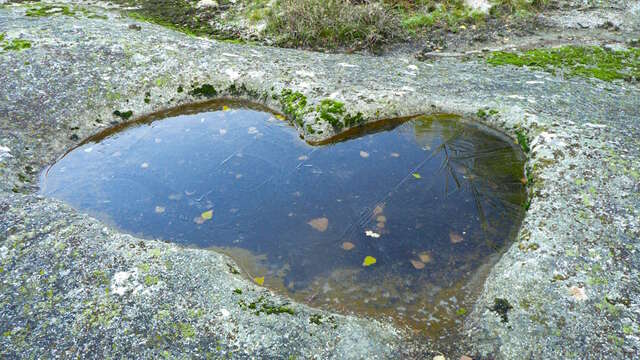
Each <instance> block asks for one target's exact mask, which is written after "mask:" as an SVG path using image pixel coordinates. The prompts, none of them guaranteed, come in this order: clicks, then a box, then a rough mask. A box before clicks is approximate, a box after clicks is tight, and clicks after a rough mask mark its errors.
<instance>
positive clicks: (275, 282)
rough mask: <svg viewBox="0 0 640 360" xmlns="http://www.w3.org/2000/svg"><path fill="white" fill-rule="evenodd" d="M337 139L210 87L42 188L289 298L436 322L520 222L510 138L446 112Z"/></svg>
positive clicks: (93, 147)
mask: <svg viewBox="0 0 640 360" xmlns="http://www.w3.org/2000/svg"><path fill="white" fill-rule="evenodd" d="M338 140H339V141H338V142H333V143H331V142H330V143H327V144H324V145H317V146H313V145H310V144H307V143H305V142H304V141H303V140H301V139H300V138H299V137H298V134H297V132H296V131H295V129H293V128H292V127H291V126H290V125H288V123H286V122H285V121H283V120H281V117H280V116H279V115H276V114H273V113H270V112H268V111H267V110H266V109H261V108H258V107H253V106H250V105H248V104H244V103H235V102H225V103H221V102H215V103H210V104H208V105H206V106H202V105H200V106H197V107H193V108H182V109H178V110H174V111H170V112H165V113H162V114H156V115H154V116H152V117H149V118H145V119H141V120H140V121H137V122H133V123H129V124H125V125H121V126H119V127H116V128H112V129H110V130H107V131H105V132H103V133H101V134H98V135H96V136H94V137H92V138H90V139H88V140H87V141H85V142H84V143H83V144H81V145H80V146H78V147H77V148H75V149H73V150H72V151H70V152H68V153H67V154H66V155H65V156H64V157H62V158H61V159H60V160H59V161H57V162H56V163H55V164H53V165H52V166H51V167H50V168H48V169H47V170H46V171H45V172H44V173H43V175H42V177H41V192H42V193H43V194H44V195H47V196H50V197H54V198H58V199H62V200H64V201H65V202H67V203H69V204H70V205H72V206H73V207H75V208H77V209H79V210H81V211H84V212H88V213H90V214H92V215H94V216H96V217H97V218H99V219H101V220H104V221H105V222H107V223H110V224H113V225H114V226H116V227H117V228H119V229H121V230H122V231H125V232H129V233H132V234H134V235H137V236H140V237H144V238H154V239H162V240H165V241H171V242H175V243H178V244H183V245H186V246H194V247H200V248H213V249H216V250H219V251H223V252H225V253H227V254H229V255H230V256H232V257H233V258H235V260H236V261H237V263H238V264H239V266H240V267H241V270H242V272H243V273H245V274H246V275H247V276H249V277H250V278H252V279H254V281H256V282H257V283H259V284H261V285H263V286H267V287H270V288H272V289H274V290H276V291H278V292H281V293H284V294H286V295H288V296H290V297H292V298H294V299H297V300H300V301H304V302H307V303H309V304H311V305H314V306H319V307H325V308H330V309H334V310H338V311H343V312H354V313H358V314H364V315H371V316H374V317H381V318H386V317H390V318H392V319H393V320H395V321H397V322H398V323H400V324H403V325H407V326H408V327H409V328H411V329H414V330H415V331H418V332H422V333H424V334H426V335H428V336H431V337H438V336H445V335H446V334H448V333H450V332H451V331H453V330H452V329H455V328H456V327H459V325H460V324H461V322H462V320H463V319H464V316H465V314H466V313H467V312H468V311H470V309H468V308H466V304H467V303H469V302H470V300H471V299H472V297H473V292H474V286H475V287H478V286H481V285H482V274H483V272H486V269H485V268H486V266H484V267H483V265H486V264H487V263H488V262H490V261H491V259H494V258H495V255H496V254H499V252H500V251H501V249H503V248H504V246H505V245H506V244H508V243H509V242H510V241H511V239H513V237H514V236H515V234H516V232H517V229H518V227H519V226H520V221H521V219H522V216H523V210H522V204H523V202H524V201H525V191H524V185H523V176H524V175H523V164H524V158H523V156H522V154H521V152H520V151H519V149H518V148H517V147H516V146H515V145H513V144H511V143H510V142H507V141H506V139H505V138H504V137H503V136H502V135H500V134H498V133H495V132H493V131H491V130H488V129H485V128H482V127H480V126H478V125H473V124H470V123H468V122H465V121H463V120H462V119H460V118H458V117H456V116H453V115H436V116H421V117H415V118H411V119H402V120H389V121H383V122H379V123H376V124H374V125H371V126H369V127H364V128H361V129H358V130H356V131H351V132H350V133H348V134H347V135H345V136H342V138H340V139H338Z"/></svg>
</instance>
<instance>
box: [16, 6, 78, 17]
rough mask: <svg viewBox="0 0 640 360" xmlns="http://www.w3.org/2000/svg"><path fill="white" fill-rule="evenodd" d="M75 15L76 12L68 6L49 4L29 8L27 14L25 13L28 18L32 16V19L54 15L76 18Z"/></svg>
mask: <svg viewBox="0 0 640 360" xmlns="http://www.w3.org/2000/svg"><path fill="white" fill-rule="evenodd" d="M75 14H76V13H75V11H74V10H71V9H70V8H69V7H68V6H64V5H49V4H47V5H39V6H34V7H32V8H28V9H27V12H26V13H25V15H26V16H31V17H42V16H52V15H67V16H74V15H75Z"/></svg>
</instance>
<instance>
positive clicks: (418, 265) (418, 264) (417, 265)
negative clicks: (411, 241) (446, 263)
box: [409, 259, 424, 270]
mask: <svg viewBox="0 0 640 360" xmlns="http://www.w3.org/2000/svg"><path fill="white" fill-rule="evenodd" d="M409 261H411V265H413V267H414V268H415V269H416V270H422V269H424V263H423V262H422V261H418V260H413V259H411V260H409Z"/></svg>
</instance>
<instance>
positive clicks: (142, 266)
mask: <svg viewBox="0 0 640 360" xmlns="http://www.w3.org/2000/svg"><path fill="white" fill-rule="evenodd" d="M150 269H151V266H150V265H149V264H146V263H143V264H138V270H140V271H141V272H142V273H148V272H149V270H150Z"/></svg>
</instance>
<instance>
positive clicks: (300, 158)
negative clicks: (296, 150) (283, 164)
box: [298, 155, 309, 161]
mask: <svg viewBox="0 0 640 360" xmlns="http://www.w3.org/2000/svg"><path fill="white" fill-rule="evenodd" d="M298 160H300V161H305V160H309V157H308V156H307V155H301V156H298Z"/></svg>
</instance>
